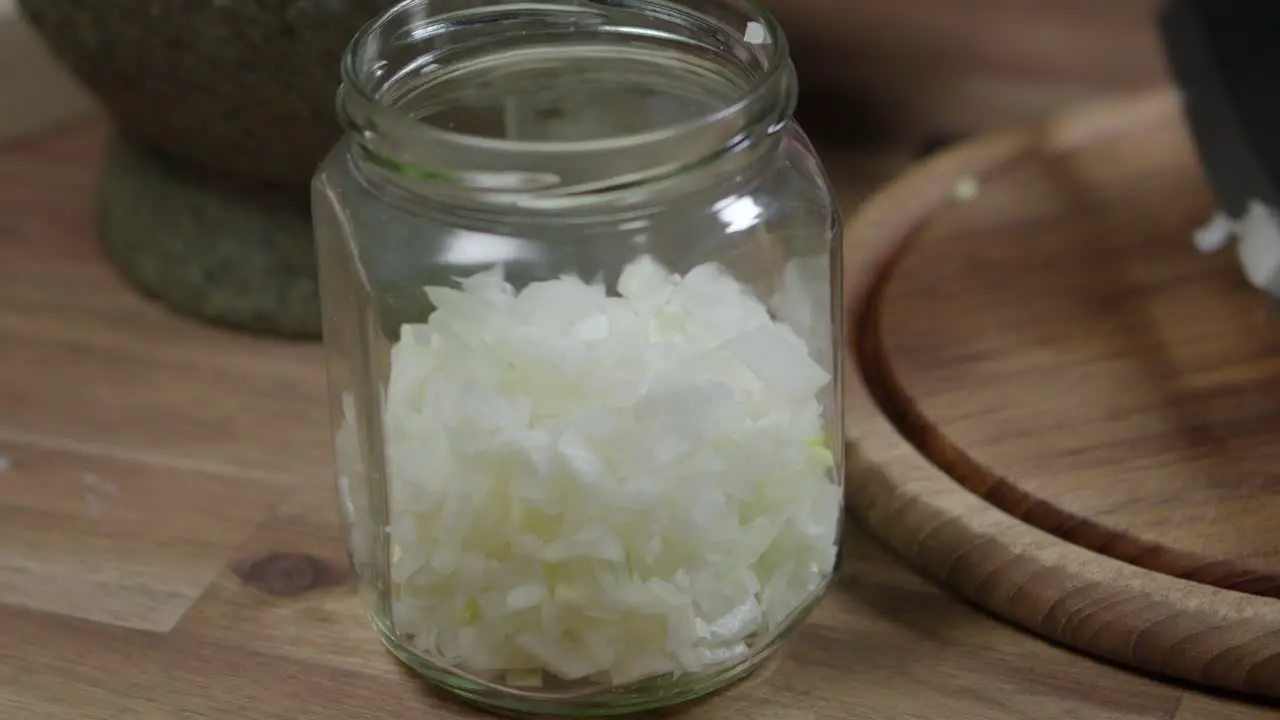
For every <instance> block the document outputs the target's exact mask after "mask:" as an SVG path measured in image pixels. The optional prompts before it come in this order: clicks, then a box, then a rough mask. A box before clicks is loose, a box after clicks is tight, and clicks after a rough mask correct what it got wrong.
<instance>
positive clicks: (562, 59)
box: [313, 0, 843, 715]
mask: <svg viewBox="0 0 1280 720" xmlns="http://www.w3.org/2000/svg"><path fill="white" fill-rule="evenodd" d="M342 71H343V85H342V89H341V91H340V93H339V102H338V105H339V110H340V115H341V119H342V121H343V123H344V125H345V127H346V129H347V133H346V137H345V138H344V139H343V140H342V141H341V142H340V143H339V145H338V146H337V147H336V148H335V149H334V151H333V152H332V154H330V155H329V157H328V158H327V159H326V160H325V162H324V163H323V165H322V166H321V168H320V170H319V173H318V174H317V176H316V178H315V182H314V186H313V190H314V194H313V206H314V219H315V229H316V240H317V244H318V252H319V260H320V273H321V286H322V302H323V311H324V331H325V344H326V346H327V349H328V354H329V363H330V364H329V367H330V384H331V405H332V408H331V409H332V412H333V418H334V428H335V451H336V453H335V454H336V463H337V475H338V484H339V489H340V494H341V500H342V508H343V513H344V516H345V520H346V527H347V530H348V533H349V540H350V554H351V560H352V563H353V566H354V567H355V568H356V570H357V572H358V574H359V576H360V578H361V585H362V588H363V595H364V598H365V600H366V602H367V603H368V610H369V615H370V617H371V619H372V621H373V624H374V625H375V626H376V629H377V631H378V632H379V633H380V634H381V636H382V639H383V641H384V642H385V643H386V645H387V646H388V647H389V648H390V649H391V651H392V652H393V653H395V654H396V655H397V656H398V657H399V658H401V659H402V660H403V661H404V662H405V663H407V664H409V665H410V666H412V667H413V668H414V669H416V670H417V671H418V672H420V673H421V674H423V675H425V676H426V677H428V678H429V679H431V680H433V681H434V682H436V683H439V684H440V685H442V686H444V687H446V688H448V689H450V690H452V691H454V692H456V693H459V694H461V695H463V696H465V697H467V698H470V699H471V700H474V701H477V702H480V703H482V704H486V705H490V706H495V707H500V708H506V709H513V710H518V711H525V712H538V713H544V714H565V715H591V714H614V713H623V712H633V711H636V710H643V709H648V708H655V707H659V706H664V705H671V704H675V703H678V702H681V701H684V700H688V699H691V698H694V697H696V696H699V695H703V694H705V693H708V692H710V691H713V690H716V689H718V688H720V687H723V686H724V685H726V684H728V683H730V682H732V681H733V680H735V679H738V678H740V677H742V676H744V675H745V674H746V673H747V672H749V671H750V670H751V669H752V668H754V667H756V666H757V665H758V664H759V663H760V662H761V661H762V660H763V659H764V658H765V657H767V656H768V655H769V653H770V652H772V651H773V650H774V649H775V648H776V647H777V645H778V643H779V641H780V640H781V639H782V638H783V637H784V636H785V635H787V633H788V631H790V630H791V629H793V628H794V627H795V626H796V625H797V624H799V623H800V622H802V621H803V619H804V617H805V616H806V615H807V613H808V612H809V611H810V609H811V608H812V607H813V606H814V604H815V603H816V602H817V601H818V600H819V598H820V597H821V595H822V593H823V591H824V589H825V588H826V586H827V584H828V582H829V581H830V578H831V577H832V575H833V573H834V572H835V566H836V563H837V560H838V555H839V554H838V545H839V535H840V527H841V513H842V500H841V478H842V466H843V457H842V454H843V442H842V437H843V432H842V428H841V393H840V378H839V375H840V368H841V363H840V361H839V359H838V355H837V353H838V351H839V348H840V347H841V341H840V335H841V322H840V312H839V298H840V287H841V283H840V268H841V254H840V253H841V243H840V221H839V213H838V211H837V208H836V202H835V199H834V197H833V195H832V192H831V189H830V187H829V184H828V181H827V179H826V176H825V174H824V172H823V170H822V167H821V165H820V164H819V161H818V159H817V157H816V156H815V154H814V151H813V148H812V147H811V146H810V144H809V142H808V141H807V140H806V138H805V136H804V134H803V132H802V131H801V130H800V128H799V127H797V126H796V124H795V122H794V121H793V120H792V119H791V114H792V111H793V109H794V105H795V101H796V78H795V73H794V69H793V67H792V65H791V62H790V60H789V58H788V54H787V46H786V41H785V40H784V38H783V35H782V32H781V31H780V29H779V27H778V25H777V23H776V22H775V21H774V20H773V19H772V18H771V17H769V16H768V15H767V14H766V13H765V12H764V11H763V10H762V9H761V8H760V7H759V6H758V5H756V4H755V3H754V2H752V1H751V0H685V1H684V2H672V1H671V0H544V1H542V2H494V1H492V0H491V1H488V2H486V1H484V0H407V1H406V2H402V3H400V4H399V5H396V6H395V7H394V8H392V9H390V10H389V11H387V12H386V13H385V14H383V15H382V16H381V17H379V18H377V19H375V20H373V21H372V22H371V23H370V24H369V25H367V26H366V27H365V28H364V29H363V30H362V31H361V32H360V33H359V35H357V36H356V38H355V39H354V40H353V41H352V43H351V46H350V48H349V50H348V53H347V55H346V58H345V60H344V63H343V67H342Z"/></svg>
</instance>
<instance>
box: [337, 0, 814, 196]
mask: <svg viewBox="0 0 1280 720" xmlns="http://www.w3.org/2000/svg"><path fill="white" fill-rule="evenodd" d="M342 81H343V84H342V88H341V90H340V91H339V114H340V116H341V118H342V120H343V122H344V125H345V126H346V128H347V130H348V131H349V132H351V133H352V134H353V136H354V140H355V145H356V147H357V148H358V149H359V150H360V151H361V153H362V154H363V155H364V156H365V158H366V159H368V160H370V161H372V164H373V165H374V166H376V167H380V168H381V169H383V170H384V171H389V172H391V173H392V174H393V175H395V176H398V177H401V178H403V179H409V180H412V181H414V182H429V183H442V182H443V183H445V184H448V185H454V186H459V187H462V188H470V189H473V190H478V191H484V192H486V193H517V194H528V193H550V194H560V195H564V194H574V193H583V192H598V191H601V190H603V189H607V188H613V187H618V186H628V185H634V184H636V183H638V182H644V181H645V180H646V179H651V178H652V177H654V176H660V175H663V174H668V173H670V172H673V171H678V170H679V169H681V168H687V167H689V166H690V165H697V164H701V163H705V162H707V161H708V160H709V159H711V158H714V157H716V156H719V155H721V154H724V153H728V152H732V151H733V150H734V149H736V148H737V147H739V146H740V145H742V144H745V143H749V141H750V140H751V139H753V138H754V137H758V136H759V135H760V134H761V133H762V132H766V133H767V132H772V131H774V130H776V129H778V127H780V126H781V125H782V124H784V121H785V120H786V119H788V118H789V117H790V115H791V112H792V111H793V110H794V105H795V87H794V85H795V83H794V71H793V69H792V66H791V62H790V59H789V55H788V49H787V41H786V37H785V35H784V34H783V32H782V29H781V27H780V26H779V24H778V23H777V21H776V20H774V18H773V17H772V15H770V14H769V13H768V12H767V11H766V10H764V9H763V7H761V6H760V5H759V4H758V3H757V2H756V0H682V1H679V2H676V1H673V0H540V1H538V2H513V1H511V0H402V2H400V3H398V4H397V5H395V6H393V7H391V8H390V9H388V10H387V11H385V12H384V13H383V14H382V15H380V16H378V17H377V18H375V19H373V20H371V21H370V22H369V23H367V24H366V25H365V26H364V28H362V29H361V30H360V31H359V32H358V33H357V34H356V36H355V38H354V39H353V40H352V41H351V43H350V45H349V46H348V48H347V52H346V54H345V57H344V59H343V63H342Z"/></svg>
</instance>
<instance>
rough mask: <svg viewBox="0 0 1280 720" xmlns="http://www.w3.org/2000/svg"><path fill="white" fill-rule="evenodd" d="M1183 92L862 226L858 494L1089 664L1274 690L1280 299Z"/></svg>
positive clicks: (891, 200) (1005, 145) (935, 175)
mask: <svg viewBox="0 0 1280 720" xmlns="http://www.w3.org/2000/svg"><path fill="white" fill-rule="evenodd" d="M1212 212H1213V201H1212V198H1211V196H1210V194H1209V191H1208V189H1207V187H1206V185H1205V181H1204V180H1203V178H1202V176H1201V173H1200V169H1199V166H1198V161H1197V157H1196V154H1195V150H1194V146H1193V144H1192V142H1191V140H1190V138H1189V134H1188V131H1187V129H1186V127H1185V126H1184V124H1183V120H1182V115H1181V112H1180V108H1179V106H1178V102H1177V99H1176V97H1175V95H1174V93H1173V92H1172V91H1164V90H1162V91H1158V92H1153V93H1149V94H1144V95H1141V96H1137V97H1125V98H1119V99H1112V100H1107V101H1104V102H1101V103H1097V104H1094V105H1091V106H1089V107H1087V108H1084V109H1081V110H1076V111H1073V112H1070V113H1068V114H1065V115H1062V116H1059V117H1056V118H1053V119H1051V120H1049V121H1047V122H1046V123H1044V124H1041V125H1039V126H1036V127H1032V128H1028V129H1025V130H1022V131H1019V132H1016V133H1011V134H1006V135H1002V136H997V137H988V138H985V139H982V140H979V141H977V142H974V143H971V144H968V145H965V146H962V147H959V148H957V149H955V150H953V151H951V152H949V153H946V154H944V155H941V156H939V157H937V158H936V159H934V160H932V161H929V162H927V163H926V164H924V165H923V166H920V167H918V168H916V169H915V170H913V171H911V172H908V173H907V174H906V175H905V176H904V177H902V178H901V179H900V180H898V181H897V182H895V183H893V184H892V185H891V186H889V187H888V188H886V189H885V190H883V191H882V192H881V193H879V194H878V195H877V196H876V197H874V198H873V199H872V200H870V201H869V202H868V203H867V204H866V205H864V207H863V209H862V210H861V211H860V212H859V213H858V215H857V216H856V217H854V218H853V220H852V222H851V226H850V233H849V235H848V242H847V245H846V247H847V248H848V249H849V250H848V253H847V255H848V257H847V263H846V264H847V267H848V273H847V278H846V290H847V299H848V301H849V308H850V312H849V314H848V316H847V319H848V322H849V323H850V326H849V327H850V331H849V337H850V343H851V346H850V352H851V356H852V357H851V362H852V364H853V366H854V371H853V372H852V373H851V375H850V382H849V387H850V390H849V393H850V406H851V411H850V412H851V413H852V414H854V415H858V414H859V413H861V414H862V419H861V421H860V422H857V423H854V424H853V431H852V432H853V434H854V436H853V438H852V439H853V447H854V456H853V461H852V462H851V471H850V476H849V494H850V501H851V504H852V507H853V510H854V512H855V513H857V514H860V515H861V516H862V518H863V519H864V520H865V521H866V523H867V524H868V526H869V527H870V528H871V529H872V531H873V532H874V533H875V534H877V535H879V536H880V537H881V538H883V539H884V540H886V541H887V542H888V543H889V544H890V545H892V546H893V547H894V548H895V549H896V550H897V551H898V552H900V553H901V554H903V555H904V556H906V557H907V558H908V559H909V560H910V561H912V562H913V563H914V564H915V566H916V567H917V568H919V569H920V570H922V571H924V572H925V573H926V574H928V575H929V576H930V577H932V578H933V579H935V580H938V581H940V582H943V583H945V584H947V585H949V586H950V587H952V588H953V589H955V590H956V591H957V592H959V593H960V594H962V595H964V596H965V597H966V598H968V599H970V600H972V601H974V602H976V603H978V604H980V605H982V606H984V607H986V608H987V609H989V610H991V611H992V612H994V613H996V614H998V615H1000V616H1002V617H1003V618H1005V619H1007V620H1009V621H1012V622H1013V623H1016V624H1018V625H1021V626H1022V627H1024V628H1026V629H1029V630H1031V631H1034V632H1036V633H1039V634H1041V635H1043V636H1045V637H1047V638H1050V639H1053V640H1056V641H1060V642H1062V643H1065V644H1067V645H1070V646H1072V647H1074V648H1077V649H1079V650H1082V651H1084V652H1087V653H1090V654H1093V655H1096V656H1099V657H1102V658H1106V659H1109V660H1112V661H1116V662H1120V663H1124V664H1127V665H1130V666H1133V667H1136V668H1140V669H1143V670H1147V671H1152V672H1155V673H1159V674H1163V675H1167V676H1172V677H1176V678H1181V679H1185V680H1189V681H1193V682H1196V683H1202V684H1206V685H1210V686H1215V687H1218V688H1223V689H1228V690H1233V691H1243V692H1247V693H1252V694H1259V695H1264V696H1270V697H1273V698H1274V697H1280V600H1278V599H1277V598H1280V310H1278V309H1277V308H1276V307H1275V306H1273V304H1272V303H1271V302H1270V301H1269V300H1268V299H1267V298H1266V297H1264V296H1262V295H1261V294H1259V293H1258V292H1256V291H1254V290H1253V289H1252V288H1250V287H1249V286H1248V285H1247V283H1246V282H1245V280H1244V278H1243V276H1242V274H1241V271H1240V269H1239V266H1238V264H1237V262H1236V260H1235V257H1234V254H1233V253H1230V252H1227V253H1222V254H1220V255H1212V256H1206V255H1201V254H1199V253H1198V252H1197V251H1196V250H1195V249H1194V248H1193V247H1192V243H1191V235H1192V231H1193V230H1194V229H1195V228H1196V227H1197V225H1199V224H1200V223H1202V222H1204V221H1205V220H1206V219H1207V218H1208V217H1209V215H1210V214H1211V213H1212Z"/></svg>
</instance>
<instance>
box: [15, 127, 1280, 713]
mask: <svg viewBox="0 0 1280 720" xmlns="http://www.w3.org/2000/svg"><path fill="white" fill-rule="evenodd" d="M103 139H104V129H103V128H102V127H101V126H99V125H96V124H91V125H86V126H81V127H78V128H75V129H73V130H70V131H67V132H62V133H59V134H57V135H53V136H49V137H47V138H43V139H40V140H38V141H33V142H29V143H27V144H24V145H20V146H9V147H3V148H0V457H2V458H3V461H0V718H5V720H9V719H13V720H69V719H71V718H75V719H76V720H121V719H128V720H199V719H204V718H235V719H236V720H365V719H368V720H375V719H376V720H392V719H398V718H422V719H431V720H437V719H438V720H447V719H461V718H479V717H483V715H481V714H480V713H478V712H475V711H472V710H470V709H468V708H464V707H462V706H459V705H456V704H454V703H452V702H450V701H448V700H446V699H444V698H442V697H440V696H439V695H437V694H435V693H433V692H431V691H429V690H427V689H425V688H424V687H423V685H422V684H421V683H419V682H418V681H416V680H415V679H413V678H412V677H411V676H409V675H408V674H407V673H405V672H404V671H402V670H401V669H400V667H399V666H398V665H397V664H396V663H395V662H394V661H393V660H392V658H391V657H390V656H389V655H388V654H386V653H385V652H384V651H383V650H382V649H381V648H380V647H379V645H378V643H377V641H376V639H375V636H374V634H373V632H372V631H371V630H370V628H369V627H368V625H367V622H366V620H365V619H364V617H363V616H362V614H361V611H360V607H359V604H358V602H357V600H356V597H355V589H354V585H353V583H352V581H351V576H350V574H349V572H348V570H347V569H346V566H345V560H344V550H343V546H342V539H341V532H340V528H339V526H338V523H337V512H336V507H335V504H334V497H333V495H334V493H332V491H331V487H330V472H329V462H330V458H329V450H328V439H327V438H328V419H327V417H326V410H325V408H326V405H325V400H324V380H323V367H322V360H321V353H320V350H319V348H317V347H314V346H309V345H295V344H288V343H281V342H272V341H264V340H257V339H249V338H245V337H241V336H237V335H233V334H229V333H226V332H223V331H219V330H216V329H210V328H207V327H203V326H200V325H197V324H193V323H191V322H190V321H187V320H184V319H181V318H177V317H174V316H172V315H170V314H168V313H167V312H165V311H164V310H162V309H160V308H158V307H157V306H155V305H153V304H151V303H149V302H148V301H146V300H144V299H142V298H141V297H139V296H138V295H137V294H135V293H134V292H132V291H131V290H130V289H129V288H127V287H126V286H125V285H124V284H123V283H122V282H121V281H120V280H118V279H117V278H116V276H115V275H114V274H113V273H112V272H111V270H110V269H109V268H108V267H107V266H106V264H105V263H104V262H103V260H102V257H101V254H100V252H99V250H98V248H97V245H96V243H95V242H94V240H93V234H92V215H91V208H92V200H91V198H92V189H93V184H94V182H95V178H96V172H97V167H98V162H99V158H100V151H101V147H102V142H103ZM829 157H831V159H832V163H833V172H834V174H835V176H836V177H839V178H843V179H844V181H845V182H847V183H848V184H846V185H845V187H846V190H847V191H848V192H849V197H848V200H849V201H850V202H851V203H852V202H853V201H854V199H855V197H854V195H855V191H854V188H855V187H857V185H855V184H854V183H855V181H857V180H858V178H860V177H862V169H865V168H867V167H878V166H879V162H880V161H878V160H874V159H872V160H869V161H865V162H864V161H863V160H862V159H860V158H844V157H841V156H839V155H837V154H829ZM883 427H884V424H883V420H882V419H881V418H880V416H879V415H878V414H877V413H876V412H875V411H874V407H873V406H872V405H870V404H869V403H865V402H863V403H860V404H855V405H853V406H851V408H850V428H851V430H852V431H853V432H854V433H855V434H856V435H857V436H858V437H859V438H862V439H863V442H864V444H865V441H867V440H872V439H874V438H875V437H876V435H875V434H876V433H877V432H879V431H880V429H882V428H883ZM893 437H895V436H893V435H892V434H889V435H888V438H889V439H890V440H892V438H893ZM898 442H899V443H901V441H900V440H899V441H898ZM877 447H879V448H882V449H884V450H890V449H892V448H893V447H894V446H892V445H891V444H889V443H885V444H879V445H877ZM897 447H899V448H900V450H901V451H900V452H896V453H894V456H893V457H881V458H880V459H881V460H882V461H884V466H885V467H889V468H897V469H898V470H900V471H904V472H913V471H920V470H927V469H928V466H927V465H926V464H925V463H924V462H923V461H922V460H921V459H920V458H919V456H918V455H916V454H914V453H911V452H908V450H909V448H906V447H905V445H901V444H900V445H899V446H897ZM676 715H677V716H685V717H690V718H698V719H699V720H703V719H709V720H717V719H720V718H723V719H725V720H729V719H733V720H838V719H853V720H863V719H867V720H924V719H930V720H931V719H933V718H946V720H1014V719H1019V718H1034V719H1035V720H1082V719H1085V720H1171V719H1172V718H1177V720H1262V719H1263V718H1270V717H1274V711H1273V710H1272V709H1269V708H1265V707H1258V706H1253V705H1248V704H1244V703H1240V702H1236V701H1231V700H1226V699H1220V698H1216V697H1213V696H1210V695H1206V694H1201V693H1198V692H1194V691H1189V690H1186V689H1184V688H1181V687H1176V686H1172V685H1167V684H1163V683H1161V682H1157V681H1155V680H1152V679H1148V678H1146V677H1143V676H1140V675H1137V674H1133V673H1130V672H1127V671H1123V670H1118V669H1116V668H1114V667H1111V666H1107V665H1103V664H1100V663H1097V662H1094V661H1092V660H1089V659H1087V658H1084V657H1082V656H1079V655H1077V654H1074V653H1072V652H1070V651H1068V650H1065V649H1062V648H1060V647H1057V646H1054V645H1052V644H1049V643H1046V642H1043V641H1041V640H1039V639H1037V638H1035V637H1033V636H1031V635H1028V634H1024V633H1022V632H1021V631H1018V630H1016V629H1014V628H1012V627H1010V626H1007V625H1005V624H1003V623H1001V622H998V621H996V620H994V619H992V618H990V617H988V616H987V615H985V614H983V613H982V612H980V611H977V610H974V609H972V608H971V607H970V606H968V605H966V604H964V603H963V602H961V601H959V600H957V599H955V598H954V597H953V596H951V595H949V594H947V593H945V592H943V591H941V590H938V589H936V588H935V587H934V586H933V585H931V584H930V583H928V582H927V581H925V580H923V579H921V578H920V577H918V576H917V575H915V574H914V573H912V572H911V571H909V570H907V569H906V567H905V566H904V565H903V564H902V563H901V562H899V561H898V560H896V559H894V558H893V557H892V556H890V555H889V554H888V553H886V552H885V551H883V550H881V549H880V548H879V546H878V545H877V544H876V543H875V542H874V541H872V540H870V539H869V538H868V537H867V535H866V534H865V533H864V532H863V531H862V530H860V529H859V528H857V527H854V528H852V529H851V531H850V533H849V545H848V548H847V554H846V564H845V568H844V571H843V575H842V576H841V578H840V580H839V582H838V583H837V585H836V587H835V589H834V590H833V591H832V593H831V595H830V596H829V597H828V599H827V600H826V601H825V602H824V603H823V604H822V606H821V607H820V608H819V610H818V611H817V613H816V614H815V615H814V617H813V619H812V620H811V621H810V622H809V623H808V624H806V625H805V626H804V628H803V629H802V630H801V631H800V632H799V633H798V634H797V635H796V636H795V638H794V640H793V641H792V642H791V643H790V644H789V645H788V646H787V648H786V649H785V650H784V651H783V652H781V653H780V654H779V656H778V658H777V659H776V661H774V662H773V663H771V664H770V665H769V666H768V667H766V668H765V669H764V671H763V672H761V673H760V674H758V675H756V676H754V677H753V678H751V679H750V680H748V681H747V682H746V683H744V684H742V685H740V686H738V687H736V688H734V689H732V690H730V691H728V692H727V693H725V694H723V695H721V696H719V697H716V698H713V699H711V700H710V701H707V702H705V703H702V704H700V705H696V706H693V707H692V708H690V709H688V710H686V711H685V712H683V713H677V714H676Z"/></svg>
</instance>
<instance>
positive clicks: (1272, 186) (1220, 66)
mask: <svg viewBox="0 0 1280 720" xmlns="http://www.w3.org/2000/svg"><path fill="white" fill-rule="evenodd" d="M1160 25H1161V32H1162V35H1163V38H1164V45H1165V52H1166V53H1167V55H1168V58H1169V63H1170V66H1171V67H1172V69H1173V74H1174V78H1175V80H1176V81H1177V83H1178V85H1179V86H1180V88H1181V90H1182V93H1183V97H1184V100H1183V104H1184V106H1185V112H1186V115H1187V118H1188V119H1189V121H1190V123H1191V127H1192V131H1193V132H1194V134H1195V139H1196V144H1197V146H1198V148H1199V152H1200V161H1201V163H1202V164H1203V165H1204V168H1205V172H1206V174H1207V175H1208V177H1209V181H1210V183H1211V184H1212V185H1213V191H1214V194H1215V195H1216V197H1217V200H1218V205H1219V207H1220V208H1221V209H1222V210H1223V211H1224V212H1226V213H1228V214H1229V215H1231V216H1233V217H1240V216H1242V215H1244V212H1245V210H1246V208H1247V207H1248V205H1249V201H1250V200H1254V199H1256V200H1261V201H1262V202H1265V203H1266V204H1268V205H1270V206H1271V207H1280V183H1278V182H1277V175H1278V173H1280V133H1277V132H1276V129H1277V128H1280V93H1278V92H1277V91H1276V87H1277V80H1280V45H1277V44H1276V36H1277V33H1278V32H1280V2H1275V0H1172V1H1171V2H1170V3H1169V4H1168V5H1167V6H1166V7H1165V9H1164V12H1163V14H1162V16H1161V22H1160Z"/></svg>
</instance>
